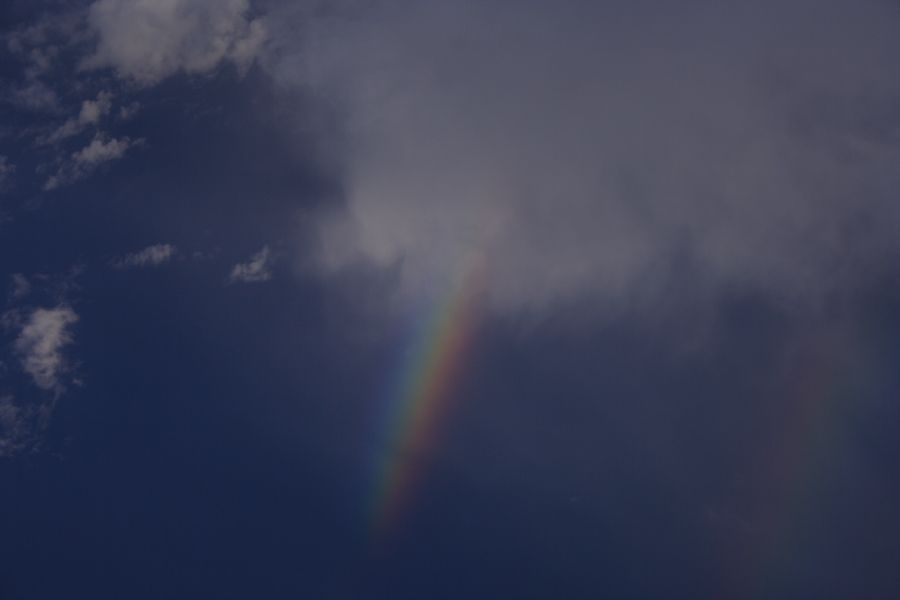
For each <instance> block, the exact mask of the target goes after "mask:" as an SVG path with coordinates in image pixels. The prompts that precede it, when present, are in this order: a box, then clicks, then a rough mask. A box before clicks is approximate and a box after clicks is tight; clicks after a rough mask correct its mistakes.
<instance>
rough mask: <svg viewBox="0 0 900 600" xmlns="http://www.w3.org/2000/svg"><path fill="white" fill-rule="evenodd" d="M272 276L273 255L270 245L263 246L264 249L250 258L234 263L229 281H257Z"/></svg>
mask: <svg viewBox="0 0 900 600" xmlns="http://www.w3.org/2000/svg"><path fill="white" fill-rule="evenodd" d="M271 278H272V257H271V255H270V253H269V247H268V246H263V248H262V250H260V251H259V252H257V253H256V254H254V255H253V256H252V257H250V260H249V261H247V262H243V263H238V264H236V265H234V268H232V269H231V275H229V277H228V281H229V283H255V282H259V281H268V280H269V279H271Z"/></svg>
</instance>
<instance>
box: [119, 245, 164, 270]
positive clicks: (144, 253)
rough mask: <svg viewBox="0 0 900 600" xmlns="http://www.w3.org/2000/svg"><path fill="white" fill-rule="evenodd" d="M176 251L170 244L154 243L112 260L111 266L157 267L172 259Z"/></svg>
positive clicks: (123, 267) (122, 267) (121, 267)
mask: <svg viewBox="0 0 900 600" xmlns="http://www.w3.org/2000/svg"><path fill="white" fill-rule="evenodd" d="M177 253H178V249H177V248H176V247H175V246H173V245H172V244H154V245H153V246H148V247H146V248H144V249H143V250H141V251H139V252H132V253H129V254H126V255H125V256H123V257H122V258H119V259H116V260H114V261H113V266H114V267H116V268H117V269H127V268H131V267H157V266H159V265H161V264H164V263H167V262H169V261H170V260H172V259H173V258H174V257H175V255H176V254H177Z"/></svg>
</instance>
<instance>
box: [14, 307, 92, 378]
mask: <svg viewBox="0 0 900 600" xmlns="http://www.w3.org/2000/svg"><path fill="white" fill-rule="evenodd" d="M77 321H78V315H77V314H75V311H73V310H72V309H71V308H69V307H67V306H57V307H56V308H50V309H47V308H38V309H35V310H34V311H32V312H31V314H30V315H29V316H28V317H27V319H25V321H24V322H23V324H22V328H21V330H20V331H19V334H18V336H17V337H16V340H15V342H14V343H13V347H14V349H15V351H16V353H17V354H18V356H19V359H20V360H21V362H22V368H23V369H24V370H25V372H26V373H28V375H30V376H31V378H32V379H33V380H34V383H35V384H36V385H37V386H38V387H39V388H41V389H43V390H48V391H54V392H56V393H60V392H62V391H63V389H64V386H63V384H62V381H61V376H62V374H63V373H64V372H65V371H66V370H67V369H68V363H67V361H66V358H65V356H64V354H63V351H64V349H65V347H66V346H68V345H69V344H71V343H72V334H71V331H70V329H71V326H72V325H73V324H74V323H76V322H77Z"/></svg>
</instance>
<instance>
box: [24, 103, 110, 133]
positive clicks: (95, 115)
mask: <svg viewBox="0 0 900 600" xmlns="http://www.w3.org/2000/svg"><path fill="white" fill-rule="evenodd" d="M111 108H112V94H110V93H109V92H100V93H99V94H97V98H96V99H95V100H84V101H83V102H82V103H81V111H80V112H79V113H78V116H77V117H73V118H71V119H69V120H67V121H66V122H65V123H63V124H62V125H60V126H59V128H57V129H56V130H55V131H53V132H52V133H51V134H50V135H48V136H47V137H46V138H43V139H40V140H39V142H42V143H48V144H54V143H57V142H60V141H62V140H64V139H66V138H69V137H72V136H74V135H77V134H79V133H81V132H82V131H84V130H85V129H86V128H87V127H89V126H91V125H96V124H97V123H99V122H100V119H101V118H102V117H104V116H105V115H107V114H108V113H109V111H110V109H111Z"/></svg>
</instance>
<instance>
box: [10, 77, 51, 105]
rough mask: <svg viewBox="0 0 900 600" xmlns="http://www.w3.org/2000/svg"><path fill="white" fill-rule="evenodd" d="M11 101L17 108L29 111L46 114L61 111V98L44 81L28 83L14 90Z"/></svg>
mask: <svg viewBox="0 0 900 600" xmlns="http://www.w3.org/2000/svg"><path fill="white" fill-rule="evenodd" d="M11 100H12V103H13V104H14V105H15V106H18V107H20V108H26V109H28V110H34V111H45V112H55V111H57V110H59V97H58V96H57V95H56V92H55V91H53V89H51V88H50V87H49V86H47V84H45V83H43V82H42V81H37V80H35V81H28V82H27V83H25V84H23V85H21V86H18V87H16V88H14V89H13V90H12V97H11Z"/></svg>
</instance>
